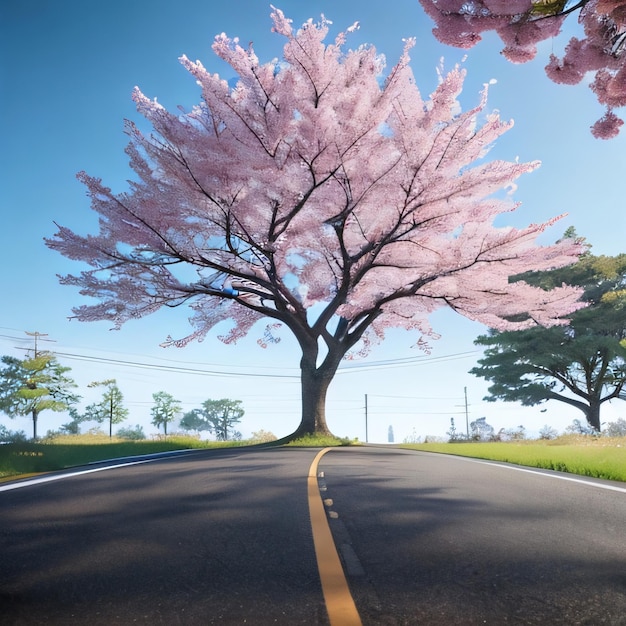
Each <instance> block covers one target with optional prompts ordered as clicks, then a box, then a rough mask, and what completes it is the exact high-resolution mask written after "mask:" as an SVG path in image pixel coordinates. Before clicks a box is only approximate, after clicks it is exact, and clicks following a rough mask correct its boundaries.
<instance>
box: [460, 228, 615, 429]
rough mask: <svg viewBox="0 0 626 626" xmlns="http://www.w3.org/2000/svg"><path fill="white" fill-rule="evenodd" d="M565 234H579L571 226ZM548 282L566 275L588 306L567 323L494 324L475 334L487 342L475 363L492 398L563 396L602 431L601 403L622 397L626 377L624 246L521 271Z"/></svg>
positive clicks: (527, 401)
mask: <svg viewBox="0 0 626 626" xmlns="http://www.w3.org/2000/svg"><path fill="white" fill-rule="evenodd" d="M566 236H568V237H575V236H576V235H575V232H574V231H573V230H570V231H569V232H568V233H566ZM524 279H525V280H526V281H527V282H530V283H533V284H536V285H538V286H540V287H542V288H545V289H549V288H551V287H552V286H553V285H555V284H562V283H566V284H569V285H577V286H580V287H583V288H584V290H585V291H584V296H583V299H584V300H585V301H586V302H587V304H588V306H587V307H586V308H583V309H580V310H578V311H576V312H575V313H572V314H571V315H570V316H569V319H570V324H569V325H568V326H555V327H552V328H542V327H535V328H529V329H526V330H521V331H506V332H498V331H493V330H492V331H491V332H490V333H489V334H488V335H482V336H480V337H478V338H477V339H476V342H475V343H476V344H477V345H480V346H484V347H485V348H486V350H485V353H484V357H483V358H482V359H480V360H479V361H478V363H479V365H478V366H477V367H474V368H472V369H471V370H470V372H471V373H472V374H474V375H476V376H481V377H482V378H485V379H486V380H488V381H490V382H491V386H490V387H489V394H490V395H489V396H487V397H486V398H485V399H486V400H488V401H495V400H505V401H509V402H521V403H522V405H524V406H534V405H537V404H541V403H543V402H545V401H547V400H558V401H560V402H564V403H566V404H568V405H570V406H573V407H575V408H577V409H579V410H580V411H582V412H583V413H584V415H585V418H586V420H587V423H588V424H589V426H590V427H591V428H593V429H594V430H595V431H596V432H599V431H600V428H601V426H600V408H601V406H602V404H604V403H605V402H608V401H610V400H613V399H616V398H620V397H621V396H622V394H623V388H624V384H625V383H626V254H620V255H617V256H614V257H609V256H593V255H592V254H591V253H590V252H589V251H588V252H587V253H586V254H585V255H583V256H582V257H581V259H580V261H579V262H578V263H576V264H574V265H572V266H570V267H567V268H562V269H560V270H553V271H550V272H537V273H535V274H532V275H526V276H524Z"/></svg>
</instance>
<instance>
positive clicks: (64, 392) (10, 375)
mask: <svg viewBox="0 0 626 626" xmlns="http://www.w3.org/2000/svg"><path fill="white" fill-rule="evenodd" d="M1 360H2V363H3V365H4V367H2V369H0V410H1V411H3V412H4V413H6V414H7V415H8V416H9V417H16V416H20V415H30V416H31V418H32V420H33V439H34V440H36V439H37V421H38V419H39V415H40V413H41V412H42V411H56V412H60V411H66V410H68V409H69V408H70V407H71V406H72V405H73V404H75V403H76V402H78V401H79V399H80V396H78V395H77V394H75V393H74V392H73V389H74V388H76V383H75V382H74V380H73V379H72V378H70V377H69V376H67V373H68V372H69V371H71V368H69V367H63V366H62V365H60V364H59V362H58V361H57V359H56V357H55V356H54V355H52V354H50V353H47V352H46V353H38V354H37V355H36V356H34V357H27V358H25V359H23V360H22V359H17V358H15V357H12V356H3V357H2V359H1Z"/></svg>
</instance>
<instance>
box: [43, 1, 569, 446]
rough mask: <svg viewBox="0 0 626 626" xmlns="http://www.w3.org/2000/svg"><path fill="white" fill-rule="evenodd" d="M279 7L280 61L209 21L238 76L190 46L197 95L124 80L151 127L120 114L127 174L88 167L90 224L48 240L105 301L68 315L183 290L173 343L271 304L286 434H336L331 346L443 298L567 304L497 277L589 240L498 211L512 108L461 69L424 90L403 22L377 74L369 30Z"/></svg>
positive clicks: (512, 171) (506, 324) (130, 310)
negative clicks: (132, 85) (328, 404)
mask: <svg viewBox="0 0 626 626" xmlns="http://www.w3.org/2000/svg"><path fill="white" fill-rule="evenodd" d="M272 18H273V22H274V25H273V31H274V32H275V33H277V34H279V35H281V36H283V37H284V38H285V40H286V43H285V47H284V54H283V56H284V59H282V60H280V61H279V60H274V61H272V62H270V63H267V64H265V65H262V64H260V62H259V60H258V58H257V56H256V55H255V53H254V50H253V49H252V46H248V47H245V48H244V47H242V46H240V45H239V43H238V40H237V39H230V38H228V37H227V36H226V35H224V34H222V35H219V36H218V37H216V39H215V42H214V44H213V50H214V52H215V53H216V54H217V55H218V56H219V57H220V58H221V59H222V60H223V61H225V62H226V63H228V64H230V65H231V67H232V68H233V69H234V71H235V72H236V73H237V74H238V75H239V82H238V83H237V85H236V86H235V87H234V88H232V89H231V88H230V87H229V86H228V83H227V82H226V81H225V80H223V79H222V78H220V77H219V76H217V75H216V74H213V73H211V72H208V71H207V70H206V69H205V68H204V67H203V66H202V65H201V63H199V62H195V63H194V62H192V61H190V60H189V59H187V57H182V58H181V62H182V64H183V65H184V66H185V67H186V68H187V69H188V70H189V71H190V72H191V74H192V75H193V76H194V77H195V79H196V81H197V82H198V83H199V84H200V86H201V88H202V102H201V103H200V104H199V105H198V106H195V107H193V108H192V109H191V110H190V111H189V112H181V111H176V112H174V113H170V112H168V111H167V110H166V109H165V108H163V106H161V105H160V104H159V103H158V102H157V101H156V100H152V99H149V98H147V97H146V96H145V95H144V94H142V93H141V92H140V91H139V90H138V89H137V90H135V92H134V95H133V98H134V100H135V102H136V104H137V108H138V110H139V112H140V113H141V114H142V115H144V116H145V117H146V118H147V120H148V122H149V123H150V124H151V125H152V126H153V130H154V132H152V133H150V134H149V135H147V134H146V135H144V134H143V133H142V132H141V131H140V130H139V129H138V128H137V127H136V126H135V125H134V124H132V123H130V122H129V123H128V124H127V132H128V134H129V135H130V138H131V141H130V145H129V147H128V154H129V155H130V164H131V167H132V168H133V170H134V173H135V175H136V176H135V179H134V180H133V181H132V182H131V183H130V189H129V190H128V191H126V192H124V193H120V194H115V193H114V192H113V191H112V190H111V189H110V188H108V187H106V186H105V185H104V184H103V183H102V182H101V181H100V179H98V178H94V177H90V176H88V175H87V174H86V173H84V172H82V173H80V174H79V179H80V180H81V181H82V182H83V183H84V184H85V185H86V187H87V190H88V193H89V195H90V197H91V206H92V209H93V210H94V211H95V212H97V213H98V214H99V215H100V219H99V228H100V232H99V233H98V234H96V235H88V236H80V235H78V234H76V233H74V232H72V231H71V230H70V229H69V228H66V227H59V230H58V232H57V233H56V235H55V236H54V237H53V238H51V239H49V240H48V241H47V243H48V245H49V246H50V247H51V248H53V249H55V250H57V251H59V252H60V253H62V254H63V255H65V256H67V257H69V258H71V259H74V260H77V261H81V262H83V263H86V264H88V265H89V266H90V267H89V269H87V270H86V271H83V272H81V273H80V274H79V275H69V276H65V277H63V278H62V279H61V282H62V283H63V284H66V285H72V286H76V287H78V288H79V289H80V293H81V294H82V295H85V296H91V297H93V298H95V299H96V300H97V301H98V302H96V303H95V304H87V305H84V306H79V307H77V308H75V309H74V313H75V316H76V317H77V318H78V319H79V320H83V321H95V320H109V321H111V322H113V324H114V325H115V327H120V326H121V325H122V324H124V323H125V322H126V321H128V320H129V319H137V318H138V317H142V316H145V315H148V314H150V313H152V312H154V311H156V310H158V309H160V308H161V307H178V306H182V305H187V304H189V305H190V306H191V308H192V310H193V317H192V318H191V324H192V326H193V329H192V332H191V333H190V334H189V335H188V336H187V337H185V338H182V339H180V340H175V339H171V338H170V339H168V341H166V342H165V344H166V345H176V346H184V345H185V344H187V343H188V342H189V341H192V340H195V339H201V338H203V337H204V336H206V335H207V333H209V332H210V331H211V330H212V329H214V328H215V327H216V326H218V325H219V324H221V323H222V322H224V321H226V320H228V321H230V330H229V331H228V332H227V333H226V335H225V336H224V337H223V339H224V340H225V341H226V342H227V343H228V342H234V341H235V340H237V339H238V338H240V337H243V336H245V335H246V334H247V333H248V332H249V331H251V329H252V328H253V326H254V325H255V324H256V323H257V322H259V321H260V320H263V319H265V320H268V319H269V321H270V325H269V326H267V327H266V332H265V334H264V335H262V337H261V338H260V340H259V343H260V344H261V345H263V346H265V345H266V344H268V343H269V342H273V341H277V340H278V337H277V336H276V334H275V329H276V327H277V326H281V325H282V326H283V327H287V329H289V331H291V333H292V334H293V336H294V337H295V339H296V341H297V343H298V345H299V347H300V349H301V359H300V367H301V393H302V403H301V404H302V415H301V421H300V425H299V426H298V428H297V429H296V431H295V432H294V433H292V437H294V438H297V437H301V436H303V435H306V434H310V433H319V434H329V429H328V426H327V423H326V413H325V401H326V395H327V391H328V387H329V385H330V383H331V381H332V380H333V378H334V376H335V373H336V371H337V368H338V367H339V365H340V363H341V361H342V359H343V358H344V357H346V356H351V355H357V354H362V353H366V352H367V351H368V349H369V346H370V345H371V343H372V342H375V341H379V340H382V339H383V338H384V335H385V332H386V331H387V330H388V329H390V328H395V327H401V328H405V329H407V330H410V331H413V332H415V333H416V335H417V336H416V339H418V343H419V344H420V345H423V344H424V343H425V342H424V341H423V336H433V335H434V333H433V332H432V331H431V329H430V327H429V323H428V319H429V316H430V314H431V313H432V312H433V311H434V310H436V309H438V308H442V307H449V308H451V309H452V310H454V311H456V312H458V313H460V314H462V315H464V316H466V317H469V318H470V319H474V320H478V321H480V322H483V323H485V324H487V325H489V326H490V327H496V328H500V329H508V328H513V327H515V328H516V327H525V326H529V325H534V324H536V323H540V324H546V325H552V324H554V323H560V318H561V316H562V315H564V314H565V313H568V312H570V311H571V310H573V309H574V308H575V307H576V306H577V304H576V300H577V299H578V293H577V292H576V290H574V289H571V288H564V289H562V288H557V289H555V290H554V291H553V292H551V293H544V292H543V291H542V290H540V289H536V288H533V287H531V286H528V285H525V284H523V283H521V282H516V283H512V282H510V281H509V280H508V278H509V276H510V275H512V274H518V273H520V272H523V271H527V270H530V269H537V270H542V269H548V268H552V267H560V266H562V265H566V264H568V263H571V262H573V261H575V260H576V258H577V255H578V253H579V252H580V250H579V248H578V246H577V245H576V244H575V243H574V242H571V241H569V242H567V241H566V242H562V243H561V244H559V245H557V246H547V247H542V246H539V245H537V243H536V239H537V237H538V236H539V235H540V234H541V233H542V232H543V231H544V229H545V227H546V226H547V224H534V225H531V226H529V227H528V228H524V229H520V230H518V229H515V228H500V227H496V226H494V224H493V222H494V220H495V219H496V218H497V217H498V216H499V215H500V214H502V213H505V212H509V211H510V210H511V209H513V208H514V205H513V202H512V200H511V199H510V196H509V195H507V194H505V193H503V191H504V190H505V189H507V188H510V187H511V183H512V181H514V180H515V179H517V178H518V177H519V176H520V175H521V174H523V173H526V172H529V171H531V170H533V169H534V168H535V167H537V165H538V163H536V162H535V163H519V162H506V161H502V160H496V161H493V162H489V161H487V160H486V159H485V154H486V152H487V150H488V149H489V147H490V146H491V145H492V144H493V142H494V141H495V140H496V139H497V138H498V137H500V136H501V135H502V134H503V133H504V132H506V131H507V130H508V129H509V128H510V127H511V124H510V123H508V122H502V121H500V119H499V117H498V115H497V114H496V113H493V112H492V113H487V112H486V111H485V107H486V95H487V94H486V91H485V92H484V93H483V95H482V97H481V99H480V102H479V103H478V104H477V106H476V107H474V108H473V109H471V110H468V111H466V112H459V101H458V96H459V93H460V92H461V89H462V86H463V81H464V78H465V72H464V71H462V70H461V69H460V68H455V69H453V70H452V71H451V72H449V73H448V74H447V75H443V76H441V80H440V82H439V84H438V86H437V87H436V89H435V90H434V92H433V94H432V95H431V96H430V98H428V99H424V98H423V97H422V95H421V94H420V92H419V90H418V88H417V86H416V85H415V81H414V77H413V74H412V71H411V68H410V65H409V61H410V59H409V51H410V48H411V47H412V46H413V45H414V40H412V39H409V40H407V43H406V47H405V51H404V53H403V54H402V56H401V58H400V60H399V62H398V64H397V65H396V66H395V67H393V68H391V70H390V71H389V73H388V74H387V76H386V77H384V79H383V71H384V68H385V63H384V58H383V57H382V56H381V55H378V54H377V53H376V51H375V49H374V48H373V47H371V46H359V47H358V48H357V49H356V50H346V49H345V42H346V39H347V33H341V34H339V35H338V36H337V38H336V39H335V42H334V43H332V44H328V45H326V44H325V43H324V40H325V38H326V36H327V34H328V30H329V25H330V22H328V21H327V20H325V19H323V20H322V21H321V23H318V24H316V23H314V22H313V20H310V21H308V22H307V23H306V24H305V25H304V26H303V27H302V28H301V29H299V30H297V31H295V30H294V29H293V28H292V26H291V21H290V20H288V19H286V18H285V16H284V15H283V13H282V12H281V11H279V10H278V9H273V12H272ZM352 30H353V29H352V28H351V29H350V32H351V31H352ZM549 223H552V222H549ZM516 316H517V317H516Z"/></svg>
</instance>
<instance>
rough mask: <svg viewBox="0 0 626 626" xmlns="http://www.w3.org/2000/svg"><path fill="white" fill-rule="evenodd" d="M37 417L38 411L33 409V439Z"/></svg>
mask: <svg viewBox="0 0 626 626" xmlns="http://www.w3.org/2000/svg"><path fill="white" fill-rule="evenodd" d="M38 417H39V411H37V410H36V409H33V441H37V418H38Z"/></svg>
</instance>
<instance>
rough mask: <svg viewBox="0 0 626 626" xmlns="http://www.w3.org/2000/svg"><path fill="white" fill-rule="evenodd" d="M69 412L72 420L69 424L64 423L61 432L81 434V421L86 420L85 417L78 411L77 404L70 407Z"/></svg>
mask: <svg viewBox="0 0 626 626" xmlns="http://www.w3.org/2000/svg"><path fill="white" fill-rule="evenodd" d="M69 414H70V417H71V420H70V421H69V422H67V424H63V425H62V426H61V428H59V432H60V433H61V434H62V435H78V434H80V425H81V422H84V421H85V417H84V416H83V415H81V414H80V413H79V412H78V411H77V409H76V407H75V406H73V407H70V408H69Z"/></svg>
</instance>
